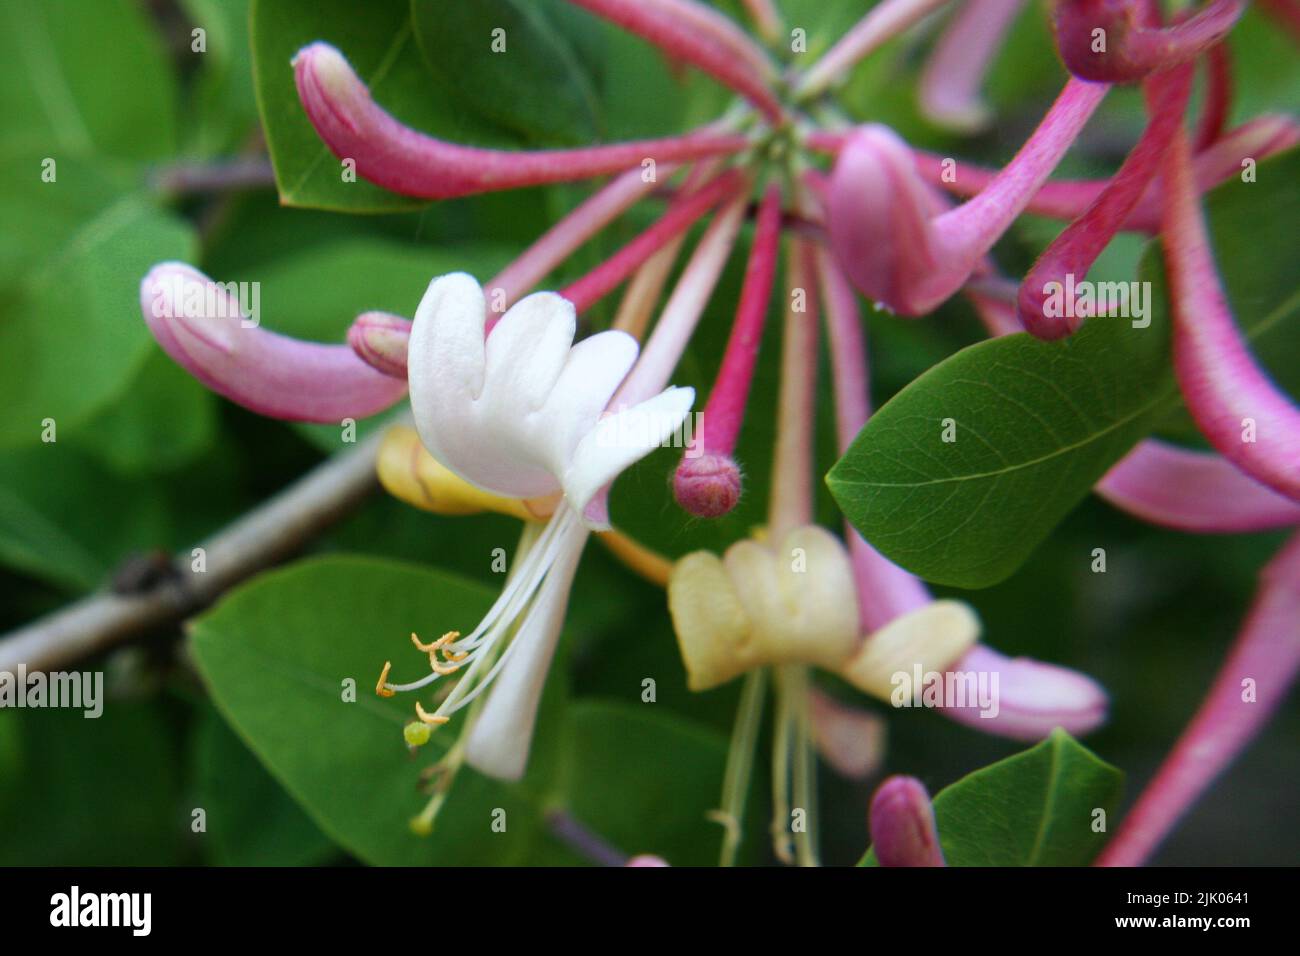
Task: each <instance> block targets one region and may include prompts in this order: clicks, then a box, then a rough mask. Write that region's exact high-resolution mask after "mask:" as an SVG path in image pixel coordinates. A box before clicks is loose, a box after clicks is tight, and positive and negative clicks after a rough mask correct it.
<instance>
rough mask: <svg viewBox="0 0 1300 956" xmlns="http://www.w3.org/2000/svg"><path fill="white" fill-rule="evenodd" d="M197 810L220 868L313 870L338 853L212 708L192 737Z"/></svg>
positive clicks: (214, 860)
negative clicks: (261, 867)
mask: <svg viewBox="0 0 1300 956" xmlns="http://www.w3.org/2000/svg"><path fill="white" fill-rule="evenodd" d="M195 738H196V739H195V743H194V748H195V760H196V764H197V784H196V794H195V806H199V807H202V808H203V809H204V811H205V812H206V815H207V819H206V823H207V829H206V830H205V831H204V840H205V845H206V846H207V849H208V852H209V855H210V857H211V859H212V861H213V862H214V863H216V864H218V865H221V866H311V865H316V864H320V863H324V862H326V861H328V860H329V859H330V858H332V857H334V856H336V855H338V850H337V849H336V848H335V847H334V844H333V843H332V842H331V841H330V839H329V837H327V836H325V834H324V833H322V832H321V831H320V828H319V827H318V826H316V824H314V823H313V822H312V821H311V818H310V817H308V816H307V814H306V813H304V812H303V810H302V808H301V807H299V806H298V804H296V803H294V801H293V799H292V798H291V797H290V796H289V795H288V794H287V793H285V792H284V789H283V788H282V787H281V786H280V785H279V784H278V783H276V782H275V780H274V778H272V777H271V775H270V774H268V773H267V772H266V770H265V769H264V768H263V767H262V765H261V764H260V763H258V762H257V758H256V757H254V756H253V754H252V753H250V752H249V750H248V748H247V747H245V746H244V744H243V743H242V742H241V741H240V739H239V738H238V737H236V736H235V734H234V733H233V732H232V731H231V730H230V728H228V727H227V726H226V724H225V722H224V721H222V720H221V718H220V717H219V716H218V715H217V713H216V711H215V710H213V709H212V708H211V707H208V708H205V710H204V712H203V716H202V717H201V718H200V720H199V726H198V730H197V732H196V734H195Z"/></svg>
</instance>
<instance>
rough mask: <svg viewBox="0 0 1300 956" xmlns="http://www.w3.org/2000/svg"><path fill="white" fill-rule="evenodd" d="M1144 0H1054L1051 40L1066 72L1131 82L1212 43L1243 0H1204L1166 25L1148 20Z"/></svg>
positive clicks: (1190, 56)
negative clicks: (1187, 14)
mask: <svg viewBox="0 0 1300 956" xmlns="http://www.w3.org/2000/svg"><path fill="white" fill-rule="evenodd" d="M1148 9H1149V8H1148V4H1147V2H1146V0H1057V3H1056V7H1055V11H1054V17H1053V20H1054V24H1055V28H1056V42H1057V46H1058V47H1059V49H1060V51H1061V59H1062V60H1064V61H1065V65H1066V67H1067V68H1069V70H1070V72H1071V73H1073V74H1074V75H1075V76H1078V77H1080V78H1082V79H1085V80H1093V81H1096V82H1100V83H1131V82H1133V81H1134V80H1140V79H1142V78H1143V77H1145V76H1148V75H1149V74H1152V73H1156V72H1159V71H1161V70H1167V69H1169V68H1171V67H1174V66H1177V65H1179V64H1180V63H1186V62H1187V61H1189V60H1191V59H1194V58H1195V57H1196V56H1198V55H1199V54H1200V53H1201V52H1202V51H1204V50H1205V49H1207V48H1208V47H1210V46H1213V45H1214V44H1215V43H1218V42H1219V41H1220V40H1221V39H1223V37H1224V36H1225V35H1226V34H1227V32H1228V31H1229V30H1231V29H1232V27H1233V25H1234V24H1235V23H1236V22H1237V18H1238V17H1240V16H1241V14H1242V11H1244V10H1245V9H1246V0H1210V2H1209V3H1207V4H1206V5H1205V6H1204V7H1203V8H1202V9H1201V10H1200V11H1198V12H1197V13H1196V14H1195V15H1193V16H1191V17H1189V18H1188V19H1187V20H1185V21H1183V22H1182V23H1178V24H1176V25H1174V26H1171V27H1165V28H1162V27H1159V26H1157V25H1153V24H1152V23H1151V21H1150V20H1149V19H1148V12H1147V11H1148Z"/></svg>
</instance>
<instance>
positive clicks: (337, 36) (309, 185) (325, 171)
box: [252, 0, 499, 212]
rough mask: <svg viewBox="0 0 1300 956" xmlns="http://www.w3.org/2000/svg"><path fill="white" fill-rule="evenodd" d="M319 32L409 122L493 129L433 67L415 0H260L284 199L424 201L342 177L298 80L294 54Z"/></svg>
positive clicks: (354, 207) (265, 106) (453, 132)
mask: <svg viewBox="0 0 1300 956" xmlns="http://www.w3.org/2000/svg"><path fill="white" fill-rule="evenodd" d="M315 40H324V41H326V42H328V43H332V44H333V45H334V46H336V47H338V48H339V50H340V51H342V53H343V55H344V56H345V57H347V59H348V62H349V63H351V64H352V67H353V69H355V70H356V71H357V75H358V76H359V77H361V79H362V80H363V81H364V82H365V83H366V84H367V85H368V86H369V87H370V92H371V94H372V95H373V96H374V99H375V102H376V103H378V104H380V105H381V106H382V107H383V108H384V109H385V110H387V111H388V112H390V113H392V114H393V115H394V116H395V117H397V118H398V119H399V120H401V121H402V122H403V123H406V124H408V125H410V126H412V127H414V128H415V129H418V130H421V131H423V132H426V133H428V134H430V135H432V136H439V137H445V138H448V139H453V140H457V141H462V142H463V141H467V140H473V141H480V140H482V139H483V138H484V137H485V136H488V135H489V134H490V130H489V129H488V128H487V127H486V126H485V124H484V122H483V121H482V120H479V119H477V118H475V117H474V116H473V115H472V114H471V113H470V112H469V111H467V110H466V109H465V106H464V103H462V102H460V101H459V99H458V97H456V96H455V94H454V93H453V92H452V91H451V90H450V89H449V88H447V86H446V85H445V84H444V83H441V82H439V81H438V80H437V79H436V78H435V77H433V76H431V75H430V73H429V70H428V68H427V67H426V66H425V62H424V58H423V57H422V56H421V55H420V51H419V48H418V45H417V43H416V41H415V31H414V28H413V27H412V25H411V17H410V4H409V0H375V2H372V3H367V4H365V6H364V7H361V6H358V5H357V4H355V3H353V2H352V0H275V2H268V0H253V8H252V46H253V83H254V87H255V89H256V91H257V104H258V109H259V111H260V112H261V116H262V126H263V129H264V130H265V131H266V141H267V146H268V148H269V149H270V152H271V161H272V163H273V164H274V166H275V180H276V184H277V185H278V186H279V188H280V199H281V201H282V202H284V203H286V204H288V205H291V206H312V207H317V208H320V209H334V210H338V211H340V212H393V211H397V210H404V209H417V208H419V207H421V206H423V205H425V204H426V203H425V201H424V200H421V199H413V198H411V197H409V196H399V195H398V194H396V193H392V192H388V191H387V190H385V189H381V188H379V187H378V186H375V185H372V184H371V183H368V182H365V181H364V180H361V179H358V180H357V181H356V182H344V181H343V177H342V167H341V165H340V162H339V159H338V157H336V156H335V155H334V154H333V153H331V152H330V151H329V149H328V147H326V146H325V144H324V143H323V142H321V139H320V137H319V136H317V135H316V131H315V129H313V128H312V125H311V122H310V121H309V120H308V119H307V115H306V113H305V112H303V108H302V104H301V103H300V102H299V100H298V91H297V88H296V87H295V86H294V82H293V68H292V66H290V61H291V60H292V59H293V56H294V54H295V53H297V52H298V50H299V49H301V48H302V47H304V46H306V45H307V44H308V43H311V42H313V41H315ZM498 139H499V137H498Z"/></svg>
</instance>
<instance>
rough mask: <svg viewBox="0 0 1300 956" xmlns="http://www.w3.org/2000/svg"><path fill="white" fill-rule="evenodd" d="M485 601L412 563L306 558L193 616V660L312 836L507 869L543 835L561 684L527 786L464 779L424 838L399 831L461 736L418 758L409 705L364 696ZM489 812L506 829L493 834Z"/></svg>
mask: <svg viewBox="0 0 1300 956" xmlns="http://www.w3.org/2000/svg"><path fill="white" fill-rule="evenodd" d="M493 597H494V594H493V593H492V592H491V591H490V590H489V589H487V588H486V587H484V586H483V585H480V584H475V583H470V582H468V581H466V580H464V579H461V578H457V577H454V576H451V575H448V574H444V573H441V572H436V571H431V570H426V569H422V568H418V567H415V566H412V565H403V564H397V563H393V562H389V561H379V560H374V559H367V558H359V557H331V558H325V559H321V560H310V561H304V562H301V563H299V564H296V565H293V566H291V567H289V568H286V569H284V570H280V571H275V572H272V573H270V574H266V575H263V576H261V577H259V578H256V579H254V580H253V581H252V582H250V583H249V584H246V585H244V586H243V587H241V588H239V589H237V590H236V591H234V592H233V593H231V594H230V595H228V596H227V597H226V598H225V599H224V600H223V601H222V602H221V603H220V604H218V605H217V606H216V608H214V609H213V610H212V611H209V612H208V613H207V614H205V615H203V617H201V618H199V619H198V620H197V621H196V622H195V623H194V625H193V629H192V635H193V647H194V654H195V657H196V659H197V661H198V664H199V669H200V671H201V672H202V674H203V677H204V680H205V681H206V683H207V685H208V687H209V689H210V690H211V693H212V697H213V700H214V701H215V703H216V705H217V708H218V710H220V711H221V713H222V715H223V716H224V717H225V718H226V719H227V720H228V721H229V723H230V724H231V726H232V727H233V728H234V729H235V731H236V732H237V733H238V734H239V736H240V737H241V738H242V739H243V740H244V742H245V743H246V744H247V745H248V746H249V748H250V749H251V750H252V751H253V752H254V753H255V754H256V755H257V757H258V758H259V759H260V760H261V761H262V763H263V764H264V765H265V766H266V767H267V769H268V770H269V771H270V773H271V775H272V776H273V777H274V778H275V779H276V780H277V781H279V783H280V784H281V785H282V786H284V788H285V789H286V790H288V792H289V793H290V794H292V795H293V797H294V798H295V799H296V800H297V801H298V802H299V803H301V804H302V806H303V807H304V808H305V809H306V811H307V813H308V814H309V815H310V816H311V817H312V819H313V820H314V821H315V822H316V823H317V824H318V825H319V826H320V827H321V829H322V830H324V831H325V833H327V834H328V835H329V836H330V837H331V838H332V839H334V840H336V841H337V842H338V843H339V844H340V845H342V846H343V847H345V848H346V849H348V850H349V851H350V852H352V853H354V854H355V855H356V856H358V857H360V858H361V859H362V860H365V861H367V862H369V863H375V864H396V865H417V864H435V863H436V864H443V865H452V864H489V863H496V864H505V863H512V862H516V863H517V862H522V861H523V860H524V859H526V858H529V857H530V856H531V855H532V854H533V853H534V852H537V850H536V847H537V841H538V840H539V839H542V838H543V831H542V829H541V827H542V824H541V814H540V809H539V805H538V803H537V800H538V797H537V794H538V792H539V790H540V787H541V786H542V785H544V784H545V782H546V780H547V779H548V775H549V774H550V772H551V766H553V762H554V759H555V756H556V755H555V753H554V747H555V746H556V745H557V743H558V735H559V731H560V730H561V726H562V720H561V714H560V713H558V712H555V711H554V710H553V707H554V703H553V702H554V701H556V700H558V698H557V697H556V694H558V693H559V692H560V691H561V690H562V687H561V685H562V683H563V680H562V677H561V675H560V674H559V673H553V674H552V675H551V679H550V680H549V681H548V682H547V697H548V698H549V699H550V701H551V703H548V702H547V701H544V702H543V713H542V714H540V715H539V724H538V734H537V745H536V746H535V747H534V752H533V754H532V758H531V760H530V764H529V773H528V775H527V777H526V778H525V780H524V781H522V782H521V783H520V784H516V785H510V786H506V785H502V784H499V783H497V782H495V781H490V780H488V779H486V778H484V777H482V776H480V775H478V774H476V773H474V772H473V771H471V770H468V769H467V770H463V771H462V772H461V775H460V776H459V778H458V779H457V781H456V784H455V786H454V787H453V788H452V791H451V796H450V797H449V798H448V800H447V803H446V804H445V806H444V807H443V808H442V811H441V814H440V815H439V818H438V822H437V825H436V827H435V831H434V833H433V835H432V836H431V837H428V838H420V837H417V836H415V835H413V834H412V833H411V831H410V830H409V828H408V822H409V820H410V819H411V817H413V816H414V815H415V814H416V813H417V812H418V811H419V810H420V809H421V808H422V807H423V806H424V803H425V802H426V800H427V797H426V796H424V795H423V794H422V793H421V786H420V779H421V773H422V772H423V771H424V770H425V769H426V768H427V767H428V766H429V765H430V764H431V763H432V762H433V761H434V759H435V758H436V756H437V754H438V753H440V752H441V751H442V750H443V748H445V747H446V746H448V745H449V744H450V742H451V740H452V738H453V737H454V735H455V734H456V733H458V732H459V730H460V728H459V727H455V726H452V727H447V728H444V729H443V730H442V731H441V732H440V733H436V734H434V736H433V739H432V741H431V742H430V743H429V744H428V745H426V747H425V748H423V749H422V750H421V751H420V752H419V756H418V757H414V758H413V757H412V756H411V755H410V753H409V752H408V750H407V747H406V745H405V744H404V743H403V741H402V727H403V726H404V725H405V724H406V723H408V722H409V721H410V720H411V719H413V710H412V706H413V703H414V700H415V699H416V698H414V697H413V696H411V695H399V696H397V697H393V698H390V699H383V698H379V697H377V696H375V693H374V684H375V678H376V676H377V675H378V673H379V669H380V667H381V666H382V665H383V663H384V661H385V660H392V661H393V664H394V670H393V675H394V677H395V678H397V679H406V678H407V677H408V676H410V677H414V676H418V674H419V672H420V665H421V663H422V660H423V659H422V657H421V655H419V654H418V653H416V652H414V651H413V650H412V648H411V644H410V641H409V637H408V635H409V634H410V633H411V632H412V631H420V632H426V631H431V630H439V629H444V630H445V629H449V628H452V627H457V628H462V629H465V630H468V629H469V628H470V627H472V625H473V623H474V622H475V621H477V620H478V619H479V617H480V616H481V615H482V614H483V612H484V611H486V610H487V608H488V606H489V605H490V603H491V601H492V598H493ZM426 666H427V665H426ZM346 681H353V682H355V690H356V694H355V701H354V702H349V701H348V700H345V699H344V698H345V694H344V687H345V682H346ZM422 699H423V700H424V702H425V704H426V705H428V703H429V698H428V696H427V695H425V696H424V697H423V698H422ZM460 720H461V721H463V720H464V717H463V715H462V716H461V717H460ZM498 808H499V809H502V810H504V811H505V819H506V832H504V833H494V832H493V831H492V829H491V824H492V820H493V811H494V810H496V809H498ZM547 839H549V838H547Z"/></svg>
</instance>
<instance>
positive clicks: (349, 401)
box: [140, 262, 406, 424]
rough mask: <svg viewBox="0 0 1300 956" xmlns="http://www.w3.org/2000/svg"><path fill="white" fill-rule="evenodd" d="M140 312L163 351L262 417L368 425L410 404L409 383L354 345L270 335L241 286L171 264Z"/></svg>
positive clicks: (152, 282) (149, 286)
mask: <svg viewBox="0 0 1300 956" xmlns="http://www.w3.org/2000/svg"><path fill="white" fill-rule="evenodd" d="M140 310H141V312H142V313H143V314H144V320H145V322H146V323H147V324H148V326H149V330H150V331H151V332H152V333H153V335H154V338H155V339H157V340H158V344H159V345H161V346H162V348H163V350H164V351H165V352H166V353H167V354H168V355H169V356H171V357H172V359H173V360H174V361H175V362H176V363H177V364H178V365H181V366H182V367H184V368H185V369H186V370H187V371H188V372H189V373H190V374H191V375H193V376H194V377H195V378H197V379H198V380H199V381H201V382H203V383H204V384H205V385H207V386H208V387H209V388H210V389H212V390H213V391H214V392H217V393H219V394H221V395H224V396H225V397H226V398H228V399H230V400H231V401H232V402H236V403H238V404H240V405H243V406H244V407H245V408H249V409H252V410H253V411H255V412H258V413H260V414H262V415H269V416H271V417H273V418H283V419H289V420H292V421H304V422H332V423H334V424H338V423H339V422H341V421H342V420H343V419H345V418H365V417H367V416H370V415H374V414H376V413H378V412H382V411H383V410H384V409H386V408H389V407H391V406H392V405H394V404H396V403H397V402H399V401H400V400H401V399H402V396H403V395H405V394H406V383H405V382H404V381H400V380H398V379H394V378H390V377H388V376H386V375H382V374H380V373H379V372H377V371H375V370H374V369H372V368H371V367H369V366H368V365H366V364H365V363H364V362H362V361H361V360H360V359H358V358H357V357H356V355H354V354H353V352H352V350H351V349H350V348H348V347H347V346H346V345H321V344H318V343H315V342H302V341H299V340H297V339H291V338H288V337H287V336H283V335H278V334H276V333H275V332H271V331H268V330H267V329H264V328H262V327H261V326H260V325H259V324H255V322H254V320H253V318H252V317H249V316H246V315H245V314H244V311H243V310H242V309H241V305H240V301H239V297H238V293H237V291H236V287H235V286H234V284H233V283H225V284H223V283H217V282H213V281H212V280H211V279H209V278H208V277H207V276H205V275H204V274H203V273H201V272H199V271H198V270H197V269H194V268H192V267H190V266H187V265H185V264H184V263H181V262H163V263H160V264H159V265H156V266H154V267H153V268H152V269H151V270H149V274H148V275H146V276H145V277H144V280H143V281H142V282H141V283H140Z"/></svg>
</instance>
